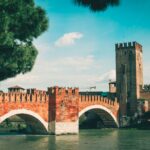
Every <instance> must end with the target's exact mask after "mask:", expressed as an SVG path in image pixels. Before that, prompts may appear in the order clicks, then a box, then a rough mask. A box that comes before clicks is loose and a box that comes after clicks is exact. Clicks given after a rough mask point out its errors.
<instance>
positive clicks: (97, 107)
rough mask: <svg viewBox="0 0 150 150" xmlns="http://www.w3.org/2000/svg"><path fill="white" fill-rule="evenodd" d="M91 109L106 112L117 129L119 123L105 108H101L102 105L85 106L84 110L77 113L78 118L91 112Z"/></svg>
mask: <svg viewBox="0 0 150 150" xmlns="http://www.w3.org/2000/svg"><path fill="white" fill-rule="evenodd" d="M92 109H101V110H104V111H105V112H107V113H108V114H109V115H110V116H111V117H112V118H113V120H114V122H115V124H116V125H117V127H119V123H118V120H117V118H116V117H115V115H114V114H113V113H112V112H111V111H110V110H109V109H108V108H106V107H104V106H102V105H91V106H87V107H85V108H84V109H82V110H81V111H80V112H79V118H80V117H81V116H82V115H83V114H84V113H85V112H87V111H89V110H92Z"/></svg>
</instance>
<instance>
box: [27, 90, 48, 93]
mask: <svg viewBox="0 0 150 150" xmlns="http://www.w3.org/2000/svg"><path fill="white" fill-rule="evenodd" d="M27 94H46V91H43V90H37V89H27Z"/></svg>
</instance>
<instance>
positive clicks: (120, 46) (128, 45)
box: [115, 42, 142, 50]
mask: <svg viewBox="0 0 150 150" xmlns="http://www.w3.org/2000/svg"><path fill="white" fill-rule="evenodd" d="M115 48H116V50H120V49H128V48H138V49H142V45H140V44H139V43H137V42H126V43H117V44H115Z"/></svg>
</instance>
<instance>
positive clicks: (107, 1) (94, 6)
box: [74, 0, 120, 11]
mask: <svg viewBox="0 0 150 150" xmlns="http://www.w3.org/2000/svg"><path fill="white" fill-rule="evenodd" d="M119 1H120V0H74V2H75V4H77V5H81V6H85V7H89V8H90V9H91V10H92V11H104V10H106V9H107V7H108V6H117V5H118V4H119Z"/></svg>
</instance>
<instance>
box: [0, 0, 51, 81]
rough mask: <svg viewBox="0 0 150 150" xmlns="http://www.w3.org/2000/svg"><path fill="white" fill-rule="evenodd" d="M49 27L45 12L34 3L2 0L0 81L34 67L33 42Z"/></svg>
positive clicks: (19, 0) (34, 50)
mask: <svg viewBox="0 0 150 150" xmlns="http://www.w3.org/2000/svg"><path fill="white" fill-rule="evenodd" d="M47 28H48V19H47V17H46V13H45V11H44V10H43V9H42V8H41V7H38V6H35V4H34V0H0V81H2V80H5V79H7V78H10V77H15V76H16V75H17V74H20V73H23V74H24V73H26V72H29V71H31V69H32V68H33V65H34V62H35V59H36V56H37V54H38V52H37V50H36V48H35V47H34V46H33V40H34V39H35V38H37V37H38V36H39V35H41V33H43V32H44V31H46V29H47Z"/></svg>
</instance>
